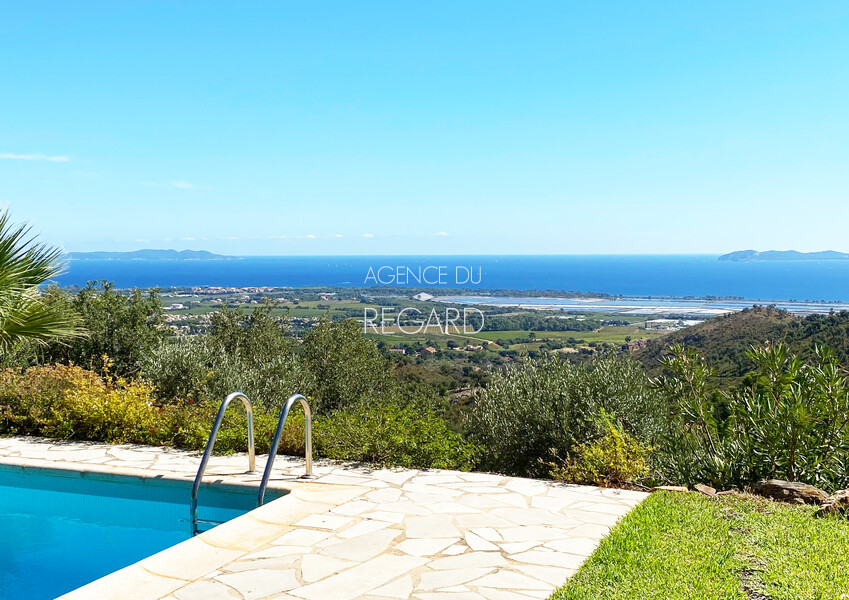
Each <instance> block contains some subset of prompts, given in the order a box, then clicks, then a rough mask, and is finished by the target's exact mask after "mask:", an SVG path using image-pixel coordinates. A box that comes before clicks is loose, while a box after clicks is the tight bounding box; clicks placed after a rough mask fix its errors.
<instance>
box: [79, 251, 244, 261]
mask: <svg viewBox="0 0 849 600" xmlns="http://www.w3.org/2000/svg"><path fill="white" fill-rule="evenodd" d="M67 257H68V258H69V259H71V260H240V259H241V257H239V256H225V255H223V254H213V253H212V252H207V251H206V250H134V251H132V252H68V254H67Z"/></svg>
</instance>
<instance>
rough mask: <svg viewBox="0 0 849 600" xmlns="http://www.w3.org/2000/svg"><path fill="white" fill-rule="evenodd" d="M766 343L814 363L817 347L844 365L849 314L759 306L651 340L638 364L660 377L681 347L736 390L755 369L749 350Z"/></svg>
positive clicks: (637, 355) (848, 354) (847, 354)
mask: <svg viewBox="0 0 849 600" xmlns="http://www.w3.org/2000/svg"><path fill="white" fill-rule="evenodd" d="M767 341H769V342H773V343H777V342H783V343H784V344H786V345H787V347H788V349H789V351H790V352H791V354H795V355H798V356H800V357H803V358H810V357H811V356H812V355H813V351H814V347H815V346H816V345H817V344H820V345H825V346H828V347H830V348H832V349H833V350H834V351H835V352H836V354H837V356H838V358H839V360H840V361H841V362H842V363H843V364H844V365H845V364H846V363H847V358H848V357H849V312H845V311H844V312H839V313H832V314H828V315H811V316H808V317H797V316H794V315H792V314H790V313H788V312H787V311H784V310H779V309H776V308H774V307H770V306H755V307H753V308H750V309H746V310H743V311H740V312H736V313H731V314H728V315H725V316H721V317H717V318H715V319H712V320H710V321H706V322H704V323H701V324H699V325H695V326H693V327H687V328H686V329H682V330H680V331H676V332H673V333H670V334H669V335H667V336H665V337H664V338H662V339H657V340H651V341H649V342H647V343H646V346H645V347H644V348H641V349H639V350H637V351H635V352H634V358H635V359H637V360H638V361H639V362H641V363H642V364H643V366H644V367H645V368H646V371H647V372H648V373H649V374H650V375H652V376H656V375H658V374H659V373H660V372H661V359H662V358H663V356H664V355H665V354H666V353H667V352H668V349H669V348H670V347H671V346H673V345H676V344H682V345H684V346H687V347H692V348H694V349H696V350H698V351H699V353H701V354H702V355H703V356H704V357H705V359H707V361H708V362H709V363H710V364H711V365H712V367H713V369H714V372H715V373H714V378H715V379H716V381H717V382H722V383H724V384H726V385H734V384H736V383H739V381H740V380H741V379H742V377H743V376H744V375H745V374H746V373H747V372H749V371H751V369H752V367H753V366H754V365H753V363H752V360H751V359H750V358H749V356H748V352H749V350H751V348H752V346H759V345H761V344H763V343H764V342H767Z"/></svg>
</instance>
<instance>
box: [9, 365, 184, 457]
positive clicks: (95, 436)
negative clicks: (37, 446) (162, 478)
mask: <svg viewBox="0 0 849 600" xmlns="http://www.w3.org/2000/svg"><path fill="white" fill-rule="evenodd" d="M0 406H1V407H2V420H0V431H2V432H3V433H12V434H25V435H43V436H48V437H56V438H61V439H81V440H95V441H104V442H112V443H122V442H128V443H139V444H166V443H167V444H175V443H181V441H182V440H184V439H190V438H191V437H193V436H196V435H197V433H196V432H194V431H191V430H193V429H195V427H193V426H192V425H190V424H189V420H187V419H186V418H185V417H186V415H187V414H188V413H189V412H191V411H183V412H181V411H179V410H177V408H176V407H173V406H160V405H159V404H157V403H156V402H155V400H154V398H153V396H152V388H151V387H150V385H148V384H146V383H144V382H139V381H127V380H124V379H122V378H117V379H115V380H110V379H105V378H102V377H100V376H98V375H97V374H95V373H92V372H91V371H86V370H85V369H81V368H79V367H73V366H70V367H69V366H63V365H52V366H47V367H31V368H29V369H27V370H26V371H23V372H20V371H16V370H5V371H3V372H2V373H0Z"/></svg>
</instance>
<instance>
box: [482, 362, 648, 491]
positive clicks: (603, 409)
mask: <svg viewBox="0 0 849 600" xmlns="http://www.w3.org/2000/svg"><path fill="white" fill-rule="evenodd" d="M663 404H664V401H663V399H662V397H661V396H660V395H659V394H658V393H657V392H656V391H655V390H654V389H652V387H651V385H650V384H649V381H648V379H647V378H646V376H645V375H644V374H643V373H642V371H641V369H640V366H639V365H638V364H636V363H634V362H633V361H631V360H629V359H628V358H625V357H616V356H607V357H602V358H599V359H597V360H596V361H595V362H593V363H590V364H583V365H573V364H571V363H568V362H565V361H562V360H560V359H558V358H545V359H543V360H540V361H536V362H531V363H528V364H524V365H521V366H517V367H513V368H511V369H508V370H506V371H503V372H501V373H498V374H496V375H494V376H493V378H492V380H491V381H490V384H489V385H488V386H487V387H486V388H485V389H482V390H479V392H478V393H477V395H476V397H475V405H474V410H473V411H472V413H471V415H470V416H469V419H468V421H467V430H468V434H469V436H470V438H471V439H472V440H473V441H474V442H475V443H477V444H479V445H481V446H483V448H484V451H483V453H482V456H481V463H482V465H483V466H484V467H485V468H487V469H491V470H493V471H499V472H502V473H508V474H512V475H523V476H536V477H547V476H549V475H550V473H551V464H552V462H556V461H557V460H558V459H563V460H566V459H572V458H574V456H575V455H576V450H577V449H578V447H579V446H580V445H582V444H588V443H590V442H593V441H595V440H599V439H601V438H602V437H603V436H604V435H605V434H606V433H607V429H606V427H605V425H604V419H603V418H602V417H603V415H604V414H607V415H611V418H613V419H615V420H616V421H617V422H618V423H619V426H621V427H622V428H623V431H625V432H627V433H628V435H629V436H632V437H633V438H634V439H636V440H637V441H639V442H640V443H642V444H649V443H650V442H651V441H652V440H653V439H654V438H655V437H656V436H657V435H658V434H659V432H660V431H662V429H663V418H664V412H665V411H664V409H663Z"/></svg>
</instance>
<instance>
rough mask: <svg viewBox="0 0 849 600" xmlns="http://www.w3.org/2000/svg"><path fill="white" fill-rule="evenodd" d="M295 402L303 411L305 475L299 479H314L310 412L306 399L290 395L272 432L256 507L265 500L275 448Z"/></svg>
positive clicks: (275, 454) (298, 395) (300, 395)
mask: <svg viewBox="0 0 849 600" xmlns="http://www.w3.org/2000/svg"><path fill="white" fill-rule="evenodd" d="M296 400H300V401H301V407H303V409H304V460H305V461H306V473H304V474H303V475H301V477H300V479H314V478H315V476H314V475H313V474H312V411H310V405H309V403H308V402H307V399H306V398H304V396H303V395H302V394H292V395H291V396H289V399H288V400H286V404H284V405H283V410H281V411H280V418H279V419H278V421H277V429H276V430H275V432H274V440H272V442H271V448H270V449H269V450H268V461H266V463H265V471H263V473H262V483H261V484H260V485H259V493H258V494H257V497H256V505H257V506H262V502H263V500H264V499H265V488H266V487H267V486H268V478H269V477H271V467H273V466H274V457H276V456H277V447H278V446H279V445H280V438H281V437H282V436H283V426H284V425H285V424H286V418H287V417H288V416H289V411H290V410H291V409H292V405H293V404H295V401H296Z"/></svg>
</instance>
